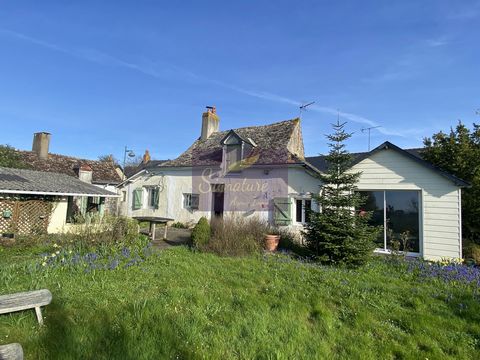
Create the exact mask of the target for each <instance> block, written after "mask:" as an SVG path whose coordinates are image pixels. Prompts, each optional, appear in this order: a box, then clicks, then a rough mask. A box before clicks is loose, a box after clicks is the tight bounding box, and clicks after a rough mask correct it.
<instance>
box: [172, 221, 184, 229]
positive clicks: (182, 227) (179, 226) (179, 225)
mask: <svg viewBox="0 0 480 360" xmlns="http://www.w3.org/2000/svg"><path fill="white" fill-rule="evenodd" d="M171 227H172V228H176V229H188V225H186V224H184V223H182V222H180V221H177V222H174V223H173V224H172V226H171Z"/></svg>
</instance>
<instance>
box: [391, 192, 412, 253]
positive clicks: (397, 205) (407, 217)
mask: <svg viewBox="0 0 480 360" xmlns="http://www.w3.org/2000/svg"><path fill="white" fill-rule="evenodd" d="M386 204H387V242H388V246H389V247H390V243H391V241H392V240H395V241H400V250H404V245H406V247H407V249H406V250H407V251H410V252H417V253H418V252H420V232H419V228H420V227H419V211H418V204H419V192H418V191H404V190H399V191H387V192H386Z"/></svg>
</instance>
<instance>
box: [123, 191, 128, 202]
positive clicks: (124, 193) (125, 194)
mask: <svg viewBox="0 0 480 360" xmlns="http://www.w3.org/2000/svg"><path fill="white" fill-rule="evenodd" d="M122 201H123V202H125V201H127V192H126V191H125V190H122Z"/></svg>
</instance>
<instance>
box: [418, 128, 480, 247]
mask: <svg viewBox="0 0 480 360" xmlns="http://www.w3.org/2000/svg"><path fill="white" fill-rule="evenodd" d="M423 143H424V145H425V147H424V149H423V151H422V156H423V158H424V159H425V160H427V161H430V162H431V163H433V164H435V165H436V166H438V167H440V168H441V169H443V170H445V171H448V172H450V173H452V174H453V175H455V176H457V177H459V178H461V179H463V180H465V181H468V182H469V183H471V185H472V186H471V187H470V188H464V189H462V224H463V229H462V232H463V238H464V239H465V240H467V241H473V242H476V243H477V244H480V222H479V219H480V125H477V124H473V129H469V128H468V127H467V126H465V125H464V124H463V123H462V122H461V121H459V122H458V124H457V126H456V128H455V129H454V128H450V133H449V134H446V133H444V132H442V131H440V132H438V133H436V134H434V135H433V136H432V137H431V138H425V139H424V140H423Z"/></svg>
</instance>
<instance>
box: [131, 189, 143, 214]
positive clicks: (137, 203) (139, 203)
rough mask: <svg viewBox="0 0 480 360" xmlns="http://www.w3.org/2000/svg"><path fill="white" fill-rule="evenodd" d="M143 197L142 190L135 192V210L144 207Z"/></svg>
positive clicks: (133, 204) (133, 206) (133, 207)
mask: <svg viewBox="0 0 480 360" xmlns="http://www.w3.org/2000/svg"><path fill="white" fill-rule="evenodd" d="M142 195H143V190H142V188H139V189H135V190H133V203H132V209H133V210H137V209H140V208H141V207H142Z"/></svg>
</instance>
